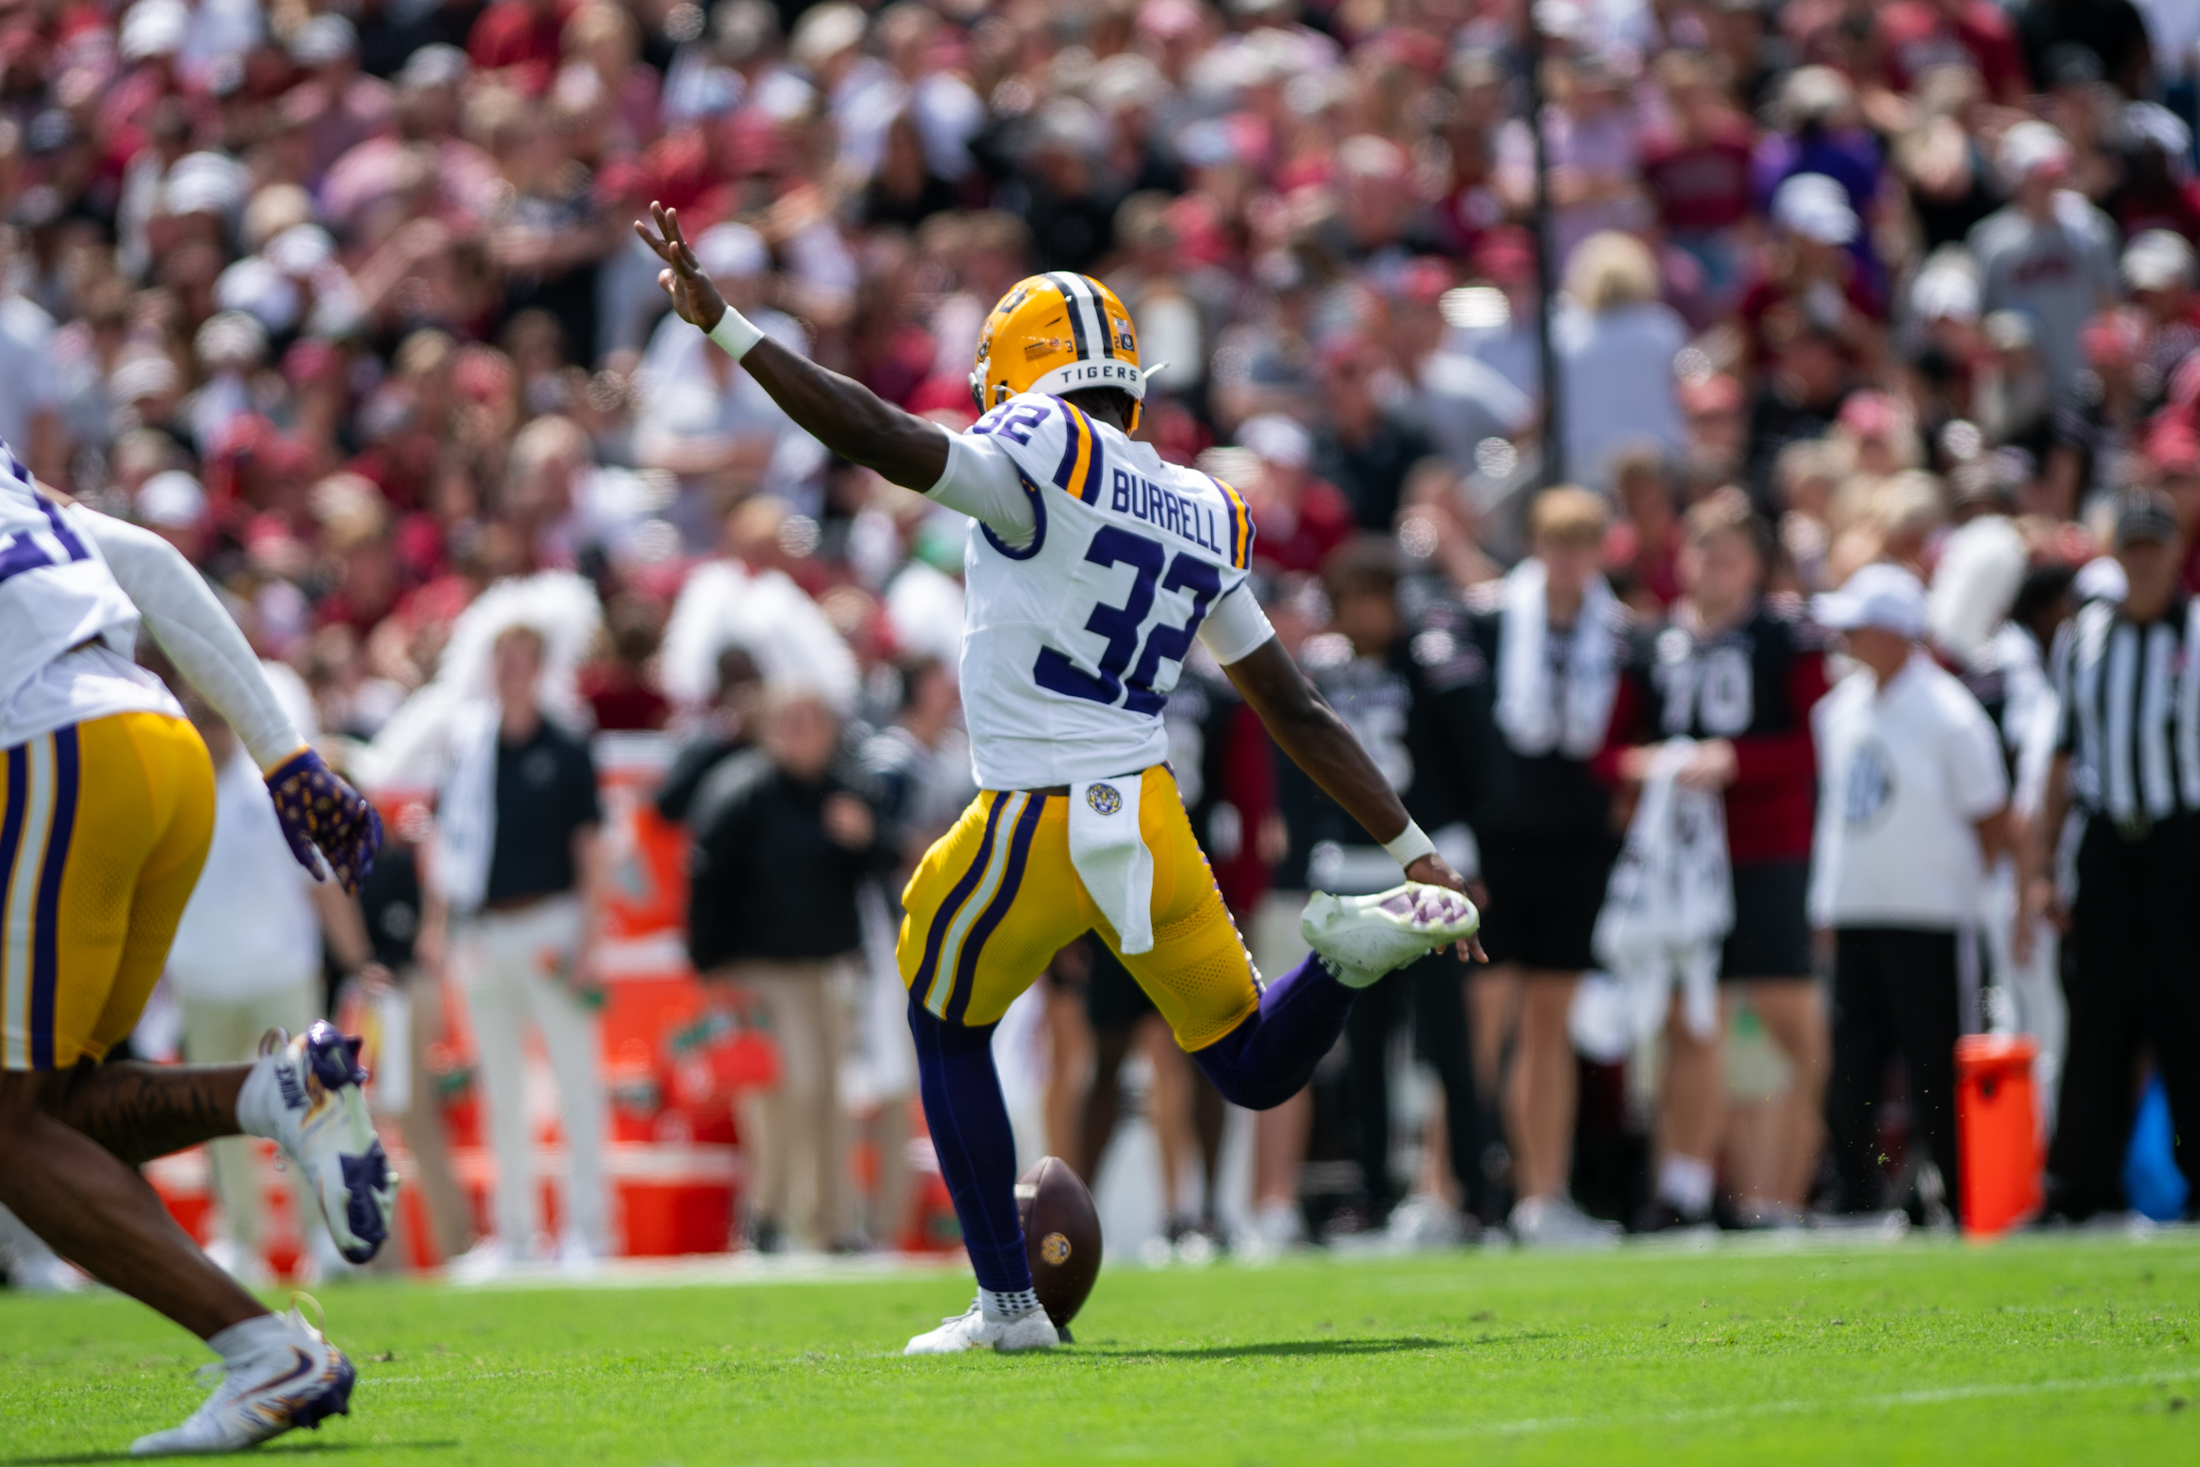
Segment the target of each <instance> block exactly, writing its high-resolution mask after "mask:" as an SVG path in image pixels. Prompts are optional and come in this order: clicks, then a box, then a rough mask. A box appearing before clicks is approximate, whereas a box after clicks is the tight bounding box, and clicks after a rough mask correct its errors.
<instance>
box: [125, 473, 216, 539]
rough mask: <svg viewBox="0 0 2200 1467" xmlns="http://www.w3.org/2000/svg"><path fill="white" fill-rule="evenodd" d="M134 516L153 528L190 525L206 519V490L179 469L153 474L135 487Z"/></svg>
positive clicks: (196, 524)
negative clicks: (135, 507) (136, 488)
mask: <svg viewBox="0 0 2200 1467" xmlns="http://www.w3.org/2000/svg"><path fill="white" fill-rule="evenodd" d="M137 517H138V522H139V523H140V524H145V525H152V526H154V527H155V528H157V529H162V530H189V529H194V528H196V527H197V526H199V525H200V524H203V523H204V522H205V520H206V490H205V489H204V488H202V487H200V484H199V481H198V480H196V479H194V478H192V477H191V476H190V475H189V474H187V473H185V472H184V471H183V470H181V469H169V470H167V471H166V472H165V473H159V474H155V475H153V477H152V478H150V479H147V480H146V481H145V482H144V483H143V484H142V485H140V486H139V487H138V492H137Z"/></svg>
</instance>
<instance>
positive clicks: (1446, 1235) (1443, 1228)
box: [1383, 1192, 1473, 1253]
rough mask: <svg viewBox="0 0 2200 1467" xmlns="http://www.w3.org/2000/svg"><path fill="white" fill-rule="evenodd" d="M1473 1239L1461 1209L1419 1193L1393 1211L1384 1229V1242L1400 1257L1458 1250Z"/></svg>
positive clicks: (1438, 1198)
mask: <svg viewBox="0 0 2200 1467" xmlns="http://www.w3.org/2000/svg"><path fill="white" fill-rule="evenodd" d="M1472 1237H1473V1234H1472V1232H1471V1231H1469V1229H1468V1226H1467V1220H1466V1218H1465V1217H1463V1216H1461V1214H1460V1212H1459V1209H1458V1208H1456V1207H1453V1206H1452V1205H1451V1204H1450V1203H1448V1202H1446V1201H1445V1200H1444V1199H1443V1198H1441V1197H1433V1196H1430V1195H1429V1194H1428V1193H1425V1192H1416V1193H1414V1194H1413V1195H1412V1196H1411V1197H1408V1198H1407V1199H1406V1200H1405V1201H1403V1202H1401V1203H1399V1204H1398V1205H1397V1206H1396V1207H1394V1208H1392V1209H1391V1210H1390V1219H1389V1221H1387V1222H1386V1223H1384V1225H1383V1241H1384V1242H1385V1243H1386V1244H1387V1245H1388V1246H1389V1247H1390V1248H1392V1249H1394V1250H1395V1251H1397V1252H1400V1253H1420V1252H1427V1251H1432V1250H1435V1249H1441V1248H1458V1247H1461V1246H1464V1245H1465V1244H1466V1243H1467V1242H1469V1241H1470V1240H1471V1239H1472Z"/></svg>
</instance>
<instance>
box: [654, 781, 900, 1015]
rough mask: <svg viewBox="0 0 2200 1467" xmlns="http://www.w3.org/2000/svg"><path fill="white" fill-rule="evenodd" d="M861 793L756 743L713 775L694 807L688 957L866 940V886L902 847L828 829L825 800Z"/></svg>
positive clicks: (851, 945)
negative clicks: (799, 772) (862, 894)
mask: <svg viewBox="0 0 2200 1467" xmlns="http://www.w3.org/2000/svg"><path fill="white" fill-rule="evenodd" d="M837 794H860V792H859V791H857V790H855V789H854V788H852V787H851V786H850V785H848V784H847V783H846V782H844V781H843V780H841V779H840V778H839V777H838V776H837V775H834V774H827V775H826V776H825V778H823V779H821V780H819V781H817V782H816V783H814V784H805V783H803V782H801V781H798V780H795V779H791V778H789V777H788V776H787V775H785V774H783V773H781V772H780V769H779V767H778V766H777V765H776V764H774V763H773V762H772V760H771V756H770V755H769V754H767V753H765V752H764V751H763V750H761V749H751V750H748V751H746V752H744V753H741V754H737V755H735V756H734V757H732V758H730V759H728V760H726V761H725V762H724V763H722V764H720V765H719V766H718V767H717V768H716V769H713V770H712V771H711V772H710V774H709V776H708V777H707V778H706V779H704V781H703V785H702V788H701V789H700V790H698V791H697V792H696V796H695V803H694V805H693V806H692V807H691V808H690V810H689V812H688V815H689V824H690V826H691V827H692V828H693V830H694V832H695V846H694V849H693V851H692V852H691V853H690V856H689V862H688V959H689V961H690V962H692V963H694V965H695V968H696V971H697V972H708V971H710V970H711V969H712V968H715V967H718V966H719V965H721V964H723V963H728V962H733V961H737V960H739V959H742V958H766V959H798V958H829V957H837V956H838V955H840V954H842V953H846V952H852V951H853V950H854V949H856V948H857V947H859V946H861V945H862V940H863V936H862V929H861V927H860V926H859V925H858V922H857V919H856V889H857V888H858V887H859V886H860V885H861V884H862V883H863V881H864V879H865V878H866V877H868V876H871V875H874V874H876V873H879V872H882V871H885V870H888V869H890V868H891V867H892V866H893V864H894V850H893V847H892V846H891V845H890V844H889V843H887V841H885V840H884V839H882V838H881V837H882V836H883V835H884V834H885V831H884V829H883V822H880V824H881V829H880V830H878V831H876V832H874V834H873V837H872V841H871V844H870V847H869V848H868V849H866V850H861V851H856V850H850V849H849V848H848V847H846V846H843V845H841V844H839V843H838V842H837V841H835V840H834V839H833V838H832V837H831V836H829V835H827V834H826V833H825V820H824V810H825V802H826V800H828V799H830V798H831V797H832V796H834V795H837Z"/></svg>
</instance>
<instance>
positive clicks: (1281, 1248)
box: [1237, 1202, 1306, 1258]
mask: <svg viewBox="0 0 2200 1467" xmlns="http://www.w3.org/2000/svg"><path fill="white" fill-rule="evenodd" d="M1305 1246H1306V1215H1305V1214H1304V1213H1302V1212H1300V1211H1299V1208H1298V1204H1297V1203H1295V1202H1264V1203H1262V1204H1261V1206H1260V1209H1259V1210H1258V1211H1256V1212H1255V1213H1254V1214H1253V1220H1252V1221H1251V1222H1250V1223H1248V1224H1247V1225H1246V1227H1245V1231H1244V1232H1243V1233H1242V1234H1240V1235H1239V1238H1238V1243H1237V1247H1238V1251H1239V1252H1241V1253H1244V1254H1246V1255H1248V1256H1250V1257H1254V1258H1264V1257H1268V1256H1270V1255H1273V1254H1277V1253H1287V1252H1289V1251H1291V1250H1292V1249H1294V1248H1304V1247H1305Z"/></svg>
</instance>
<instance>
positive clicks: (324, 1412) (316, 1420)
mask: <svg viewBox="0 0 2200 1467" xmlns="http://www.w3.org/2000/svg"><path fill="white" fill-rule="evenodd" d="M290 1323H291V1324H292V1325H293V1326H294V1330H293V1333H292V1336H291V1337H290V1338H287V1339H285V1340H283V1341H282V1342H280V1343H279V1344H275V1345H272V1346H270V1347H268V1348H267V1349H265V1350H262V1351H260V1352H259V1353H258V1354H256V1355H253V1356H249V1357H247V1358H246V1359H243V1360H238V1361H233V1362H231V1361H217V1362H216V1363H214V1364H211V1365H208V1366H205V1367H203V1368H202V1370H201V1372H200V1373H201V1374H202V1375H219V1376H220V1377H221V1383H220V1384H219V1385H217V1386H215V1387H214V1393H213V1394H212V1395H211V1396H208V1397H207V1398H206V1403H205V1404H204V1405H202V1406H200V1407H199V1409H198V1410H196V1411H194V1412H192V1413H191V1415H190V1417H189V1418H188V1419H187V1420H186V1421H185V1422H184V1423H183V1425H181V1426H178V1427H176V1428H174V1429H173V1430H170V1431H156V1432H154V1433H153V1434H152V1435H151V1436H141V1437H139V1438H138V1439H137V1440H136V1441H134V1442H132V1443H131V1444H130V1455H131V1456H133V1457H174V1456H196V1455H200V1454H203V1453H208V1452H234V1451H238V1450H240V1449H242V1448H245V1447H250V1446H257V1445H258V1444H259V1443H261V1442H264V1441H266V1440H267V1439H268V1438H269V1437H275V1436H281V1435H282V1434H283V1433H284V1432H286V1431H290V1430H292V1429H294V1428H296V1427H300V1426H310V1427H313V1428H315V1429H318V1428H319V1427H320V1424H321V1421H322V1418H324V1417H328V1416H349V1415H350V1414H351V1385H352V1380H353V1379H354V1372H353V1370H352V1368H351V1362H350V1361H349V1360H346V1359H345V1358H344V1352H343V1351H341V1350H339V1349H337V1348H336V1347H335V1346H334V1345H332V1344H330V1343H329V1342H328V1341H327V1340H324V1339H322V1338H321V1332H320V1331H319V1330H317V1329H315V1328H314V1327H313V1326H312V1325H310V1324H307V1323H306V1320H305V1316H304V1315H303V1314H301V1313H299V1312H298V1311H297V1310H296V1309H292V1310H291V1311H290Z"/></svg>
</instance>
